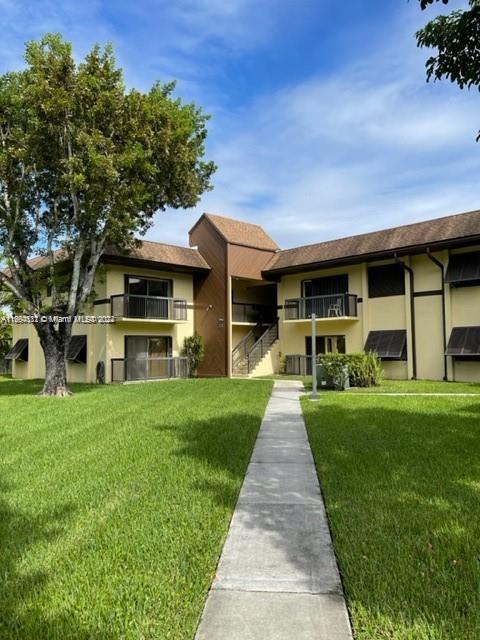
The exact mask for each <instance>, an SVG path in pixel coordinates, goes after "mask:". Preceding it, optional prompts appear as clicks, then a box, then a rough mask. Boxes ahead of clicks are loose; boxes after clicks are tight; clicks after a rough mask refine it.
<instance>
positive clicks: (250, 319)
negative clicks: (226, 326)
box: [232, 302, 277, 324]
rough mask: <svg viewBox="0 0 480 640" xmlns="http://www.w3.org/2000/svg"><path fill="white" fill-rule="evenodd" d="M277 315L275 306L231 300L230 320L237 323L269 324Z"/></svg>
mask: <svg viewBox="0 0 480 640" xmlns="http://www.w3.org/2000/svg"><path fill="white" fill-rule="evenodd" d="M276 317H277V309H276V307H271V306H267V305H263V304H251V303H244V302H232V322H233V323H237V324H271V323H272V322H273V321H274V320H275V318H276Z"/></svg>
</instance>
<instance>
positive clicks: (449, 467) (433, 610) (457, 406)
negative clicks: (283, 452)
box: [304, 396, 480, 640]
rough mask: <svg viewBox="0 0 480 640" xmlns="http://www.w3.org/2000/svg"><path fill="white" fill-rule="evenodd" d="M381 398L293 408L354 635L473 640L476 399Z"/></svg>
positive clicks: (478, 446)
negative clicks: (308, 448)
mask: <svg viewBox="0 0 480 640" xmlns="http://www.w3.org/2000/svg"><path fill="white" fill-rule="evenodd" d="M349 400H350V399H349ZM391 400H392V399H388V400H387V399H379V398H375V400H373V399H371V400H370V401H367V400H366V399H364V400H363V401H359V402H358V403H357V402H356V400H355V401H354V400H352V401H349V402H344V401H343V399H341V398H339V397H334V396H331V397H330V398H329V399H327V400H325V402H324V403H323V404H322V403H319V404H318V405H316V406H315V407H313V405H309V404H308V403H307V402H305V405H304V407H305V409H306V418H307V427H308V433H309V437H310V440H311V443H312V448H313V451H314V456H315V461H316V464H317V468H318V470H319V476H320V481H321V484H322V488H323V491H324V494H325V497H326V506H327V511H328V514H329V518H330V521H331V524H332V529H333V534H334V541H335V547H336V551H337V553H338V555H339V559H340V565H341V569H342V572H343V576H344V579H345V585H346V590H347V595H348V598H349V604H350V607H351V609H352V611H353V616H354V621H355V623H356V625H357V633H358V638H360V639H366V638H370V637H372V638H377V637H379V638H380V637H389V638H392V639H395V640H396V639H400V638H402V639H404V638H413V637H415V638H419V639H421V640H427V639H428V640H430V639H431V638H432V639H433V638H435V640H437V639H438V640H447V639H448V640H450V639H451V638H452V639H453V638H455V639H458V640H460V639H465V640H466V639H470V638H472V639H473V638H476V637H479V635H478V632H479V629H480V597H479V592H478V585H479V583H480V543H479V540H480V420H479V413H480V403H479V402H477V401H472V400H469V401H465V402H463V401H462V400H461V399H450V398H448V399H446V398H445V399H438V398H434V399H428V400H425V399H402V400H399V399H395V402H392V401H391ZM369 634H371V635H369Z"/></svg>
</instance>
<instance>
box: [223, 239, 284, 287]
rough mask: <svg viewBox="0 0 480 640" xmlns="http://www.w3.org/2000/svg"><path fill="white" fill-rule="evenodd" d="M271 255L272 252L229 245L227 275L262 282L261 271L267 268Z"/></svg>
mask: <svg viewBox="0 0 480 640" xmlns="http://www.w3.org/2000/svg"><path fill="white" fill-rule="evenodd" d="M273 255H274V252H273V251H264V250H262V249H253V248H251V247H243V246H241V245H236V244H231V245H229V260H228V265H229V273H230V275H231V276H236V277H238V278H252V279H254V280H263V279H264V278H263V276H262V271H263V269H266V268H267V265H268V263H269V262H270V260H271V259H272V256H273Z"/></svg>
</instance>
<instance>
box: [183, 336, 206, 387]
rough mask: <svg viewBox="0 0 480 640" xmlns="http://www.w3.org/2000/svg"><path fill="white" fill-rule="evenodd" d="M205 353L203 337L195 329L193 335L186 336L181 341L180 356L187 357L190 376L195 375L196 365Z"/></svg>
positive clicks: (197, 365)
mask: <svg viewBox="0 0 480 640" xmlns="http://www.w3.org/2000/svg"><path fill="white" fill-rule="evenodd" d="M204 355H205V349H204V348H203V338H202V336H201V335H200V334H198V333H197V332H196V331H195V333H194V334H193V336H188V337H187V338H185V339H184V341H183V348H182V356H184V357H186V358H187V359H188V370H189V374H190V376H191V377H195V376H196V375H197V371H198V367H199V366H200V363H201V362H202V360H203V356H204Z"/></svg>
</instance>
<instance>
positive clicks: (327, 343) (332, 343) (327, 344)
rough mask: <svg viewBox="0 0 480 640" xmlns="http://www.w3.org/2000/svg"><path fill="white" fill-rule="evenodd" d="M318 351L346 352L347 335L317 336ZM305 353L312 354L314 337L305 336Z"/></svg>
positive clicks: (319, 352)
mask: <svg viewBox="0 0 480 640" xmlns="http://www.w3.org/2000/svg"><path fill="white" fill-rule="evenodd" d="M315 345H316V352H317V355H318V354H322V353H346V345H345V336H316V341H315ZM305 353H306V355H307V356H311V355H312V337H311V336H306V338H305Z"/></svg>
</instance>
